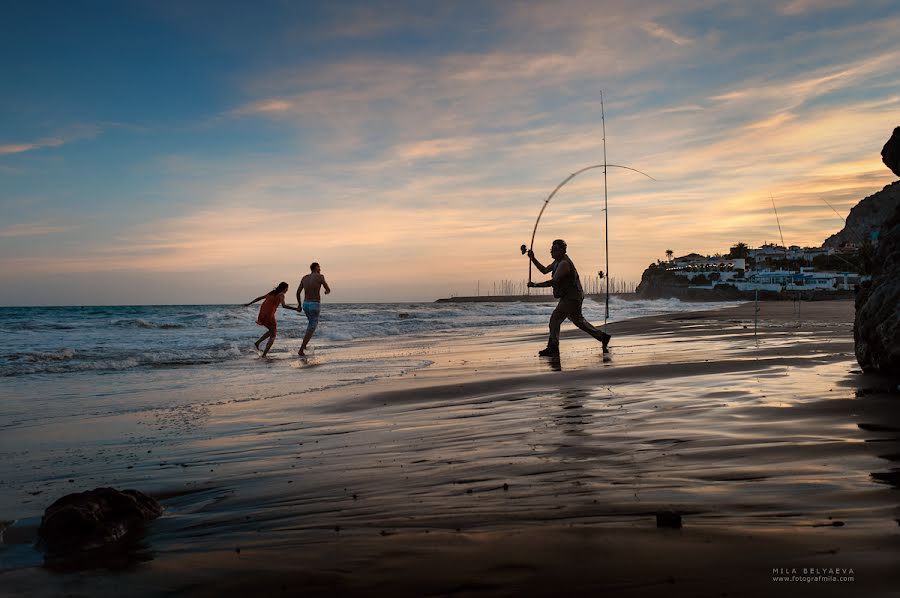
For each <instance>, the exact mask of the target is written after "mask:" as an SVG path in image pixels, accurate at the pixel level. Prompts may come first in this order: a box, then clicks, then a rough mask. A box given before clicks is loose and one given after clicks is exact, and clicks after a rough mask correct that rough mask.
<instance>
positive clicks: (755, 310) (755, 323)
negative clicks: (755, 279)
mask: <svg viewBox="0 0 900 598" xmlns="http://www.w3.org/2000/svg"><path fill="white" fill-rule="evenodd" d="M758 328H759V289H756V301H755V303H754V305H753V337H754V338H756V331H757V329H758Z"/></svg>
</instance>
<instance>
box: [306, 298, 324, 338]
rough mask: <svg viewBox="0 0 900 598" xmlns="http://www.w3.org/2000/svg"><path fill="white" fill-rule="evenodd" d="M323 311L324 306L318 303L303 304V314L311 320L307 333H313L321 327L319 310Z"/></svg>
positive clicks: (307, 302)
mask: <svg viewBox="0 0 900 598" xmlns="http://www.w3.org/2000/svg"><path fill="white" fill-rule="evenodd" d="M321 309H322V304H321V303H319V302H318V301H304V302H303V313H305V314H306V317H307V318H308V319H309V324H307V325H306V331H307V332H312V331H313V330H315V329H316V328H317V327H318V325H319V310H321Z"/></svg>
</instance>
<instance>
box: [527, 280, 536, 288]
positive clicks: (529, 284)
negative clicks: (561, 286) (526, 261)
mask: <svg viewBox="0 0 900 598" xmlns="http://www.w3.org/2000/svg"><path fill="white" fill-rule="evenodd" d="M536 286H537V285H536V284H534V283H533V282H529V283H528V288H529V289H533V288H534V287H536Z"/></svg>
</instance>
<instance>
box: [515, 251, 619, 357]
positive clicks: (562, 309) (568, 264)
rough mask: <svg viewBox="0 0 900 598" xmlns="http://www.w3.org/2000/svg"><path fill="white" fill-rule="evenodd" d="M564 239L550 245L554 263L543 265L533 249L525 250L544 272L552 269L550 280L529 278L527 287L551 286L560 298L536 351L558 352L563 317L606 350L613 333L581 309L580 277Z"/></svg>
mask: <svg viewBox="0 0 900 598" xmlns="http://www.w3.org/2000/svg"><path fill="white" fill-rule="evenodd" d="M566 249H567V246H566V242H565V241H563V240H562V239H556V240H555V241H553V245H551V246H550V257H552V258H553V263H552V264H550V265H549V266H545V265H543V264H542V263H540V262H539V261H537V259H536V258H535V257H534V252H533V251H531V250H530V249H529V250H528V258H529V259H530V260H531V261H532V263H533V264H534V265H535V266H536V267H537V269H538V270H540V271H541V273H543V274H547V273H549V272H552V273H553V277H552V278H551V279H550V280H546V281H544V282H538V283H534V282H529V283H528V286H529V287H553V296H554V297H556V298H557V299H559V304H558V305H557V306H556V309H554V310H553V314H551V316H550V338H549V339H548V340H547V348H546V349H543V350H541V351H539V352H538V355H540V356H542V357H558V356H559V328H560V326H561V325H562V323H563V321H564V320H565V319H566V318H569V319H570V320H572V323H573V324H575V325H576V326H578V328H580V329H581V330H584V331H585V332H587V333H588V334H590V335H591V336H593V337H594V338H595V339H597V340H598V341H600V342H601V343H603V352H604V353H608V352H609V349H608V348H607V345H609V339H611V338H612V337H611V336H610V335H608V334H606V333H605V332H603V331H602V330H600V329H599V328H597V327H596V326H594V325H593V324H591V323H590V322H588V321H587V320H586V319H585V318H584V315H583V314H582V313H581V304H582V303H583V302H584V290H583V289H582V287H581V279H579V278H578V270H576V269H575V264H573V263H572V259H571V258H570V257H569V256H568V255H566Z"/></svg>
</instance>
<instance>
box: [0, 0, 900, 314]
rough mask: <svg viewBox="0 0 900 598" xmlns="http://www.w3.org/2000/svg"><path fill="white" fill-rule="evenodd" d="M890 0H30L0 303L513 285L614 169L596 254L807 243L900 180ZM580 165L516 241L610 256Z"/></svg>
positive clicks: (362, 294) (0, 132) (9, 142)
mask: <svg viewBox="0 0 900 598" xmlns="http://www.w3.org/2000/svg"><path fill="white" fill-rule="evenodd" d="M898 30H900V8H898V7H897V5H896V3H894V2H886V1H885V2H881V1H875V0H873V1H869V2H843V1H840V0H820V1H815V2H814V1H812V0H794V1H791V2H754V3H737V2H734V3H721V2H708V1H704V0H696V1H675V2H635V1H629V2H625V1H622V2H584V1H582V2H553V3H549V2H548V3H542V2H520V3H509V2H501V3H487V2H460V3H450V2H447V3H434V5H433V6H432V5H425V4H423V3H418V2H409V3H401V2H390V3H371V2H366V3H342V2H329V3H295V2H268V3H266V2H263V3H253V4H252V5H250V4H249V3H222V2H187V3H161V2H80V3H65V2H59V3H55V2H28V3H26V2H22V3H14V4H10V5H8V6H7V7H5V14H4V19H3V21H2V22H0V50H2V56H3V59H2V60H3V73H4V76H3V77H2V78H0V304H35V303H37V304H88V303H179V302H190V303H219V302H237V301H242V300H244V301H245V300H248V299H251V298H252V297H254V296H256V295H258V293H259V292H260V291H261V290H265V289H267V288H270V287H271V286H272V284H273V283H277V282H278V281H280V280H287V281H288V282H290V283H291V284H295V283H296V281H297V280H299V277H300V276H301V275H302V274H303V273H304V272H305V271H306V269H307V265H308V264H309V262H311V261H313V260H317V261H319V262H321V263H322V265H323V270H324V272H325V274H326V276H327V277H328V278H329V279H330V282H331V285H332V287H334V289H335V294H334V295H333V296H332V297H333V299H334V300H335V301H348V302H349V301H367V300H368V301H385V300H428V299H433V298H436V297H439V296H446V295H448V294H450V293H456V294H469V293H472V292H474V289H475V285H476V281H479V280H480V281H482V282H481V288H487V286H486V285H487V284H488V283H489V281H497V280H503V279H511V280H520V279H522V278H523V277H524V276H526V275H527V264H525V263H524V259H523V258H522V256H521V255H519V254H518V250H517V248H518V246H519V244H521V243H523V242H527V241H528V239H529V237H530V232H531V227H532V226H533V223H534V218H535V217H536V215H537V212H538V210H539V209H540V206H541V203H542V201H543V199H544V197H546V195H547V194H548V193H549V192H550V191H551V190H552V189H553V187H554V186H555V185H556V184H557V183H558V182H559V181H561V180H562V179H563V178H564V177H565V176H567V175H568V174H569V173H570V172H573V171H575V170H578V169H580V168H582V167H584V166H587V165H590V164H596V163H598V162H601V161H602V135H601V122H600V92H601V90H602V91H603V94H604V100H605V110H606V116H607V123H606V124H607V141H608V153H609V161H610V162H611V163H617V164H626V165H629V166H633V167H635V168H639V169H641V170H644V171H646V172H648V173H650V174H652V175H653V176H654V177H655V178H656V179H657V182H652V181H648V180H645V179H643V178H641V177H639V176H637V175H634V174H630V173H627V172H625V171H615V170H612V171H610V176H609V185H610V187H609V193H610V214H609V217H610V246H611V250H610V262H611V268H610V270H611V273H612V275H613V276H615V277H617V278H619V279H634V280H636V279H638V278H639V276H640V272H641V271H642V270H643V268H644V267H645V266H646V264H647V263H649V262H651V261H654V260H656V259H657V258H661V257H662V256H663V255H664V252H665V250H666V249H673V250H674V251H675V252H676V254H682V253H688V252H690V251H700V252H708V253H713V252H716V251H726V250H727V248H728V246H729V244H731V243H733V242H736V241H744V242H747V243H749V244H751V245H755V244H759V243H762V242H764V241H775V240H778V237H777V235H778V231H777V227H776V225H775V221H774V217H773V215H772V212H771V202H770V200H769V197H770V196H772V197H774V198H775V200H776V202H777V203H778V206H779V214H780V215H781V217H782V226H783V228H784V233H785V240H786V241H787V242H788V243H791V244H793V243H796V244H802V245H818V244H820V243H821V241H822V240H824V238H825V237H827V236H828V235H830V234H832V233H833V232H836V231H837V230H838V229H840V227H841V226H842V223H841V221H840V220H839V219H838V218H837V217H836V216H835V214H834V213H833V212H832V211H831V209H830V208H829V207H828V206H827V205H826V204H825V202H824V201H822V200H823V199H824V200H826V201H828V202H829V203H831V204H832V205H834V206H835V207H836V208H837V209H838V211H839V212H841V213H842V214H846V213H847V212H848V211H849V209H850V208H851V207H852V206H853V205H855V203H856V202H858V201H859V200H860V199H862V198H863V197H865V196H866V195H869V194H871V193H874V192H875V191H877V190H879V189H881V188H882V187H883V186H884V185H886V184H888V183H890V182H892V180H893V175H891V173H890V172H889V171H888V170H887V169H886V168H884V167H883V166H882V165H881V164H880V159H879V151H880V149H881V146H882V144H883V143H884V141H886V139H887V138H888V137H889V135H890V133H891V131H892V129H893V128H894V127H895V126H897V125H898V124H900V123H898V122H897V120H898V118H897V115H898V107H900V84H898V81H900V72H898V71H900V46H898V45H897V43H896V31H898ZM602 197H603V187H602V173H600V172H599V171H592V172H591V173H589V174H588V173H586V174H585V175H583V176H581V177H579V178H578V179H576V180H575V181H573V182H572V183H571V184H570V185H569V186H567V187H566V188H565V189H564V191H563V192H561V193H560V195H559V196H557V198H556V199H554V202H553V203H552V204H551V205H550V207H548V210H547V213H546V214H545V216H544V220H542V224H541V228H540V229H539V231H538V237H537V240H536V245H537V248H538V249H539V250H540V248H542V247H545V246H547V245H549V242H550V241H551V240H552V239H553V238H555V237H564V238H566V239H567V240H568V241H569V243H570V253H571V255H572V256H573V258H574V259H575V261H576V263H577V264H578V265H579V268H580V270H581V271H582V272H583V273H587V272H593V271H596V270H597V269H599V268H602V267H603V266H602V264H603V261H604V254H603V213H602V211H601V210H600V208H601V207H602Z"/></svg>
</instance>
